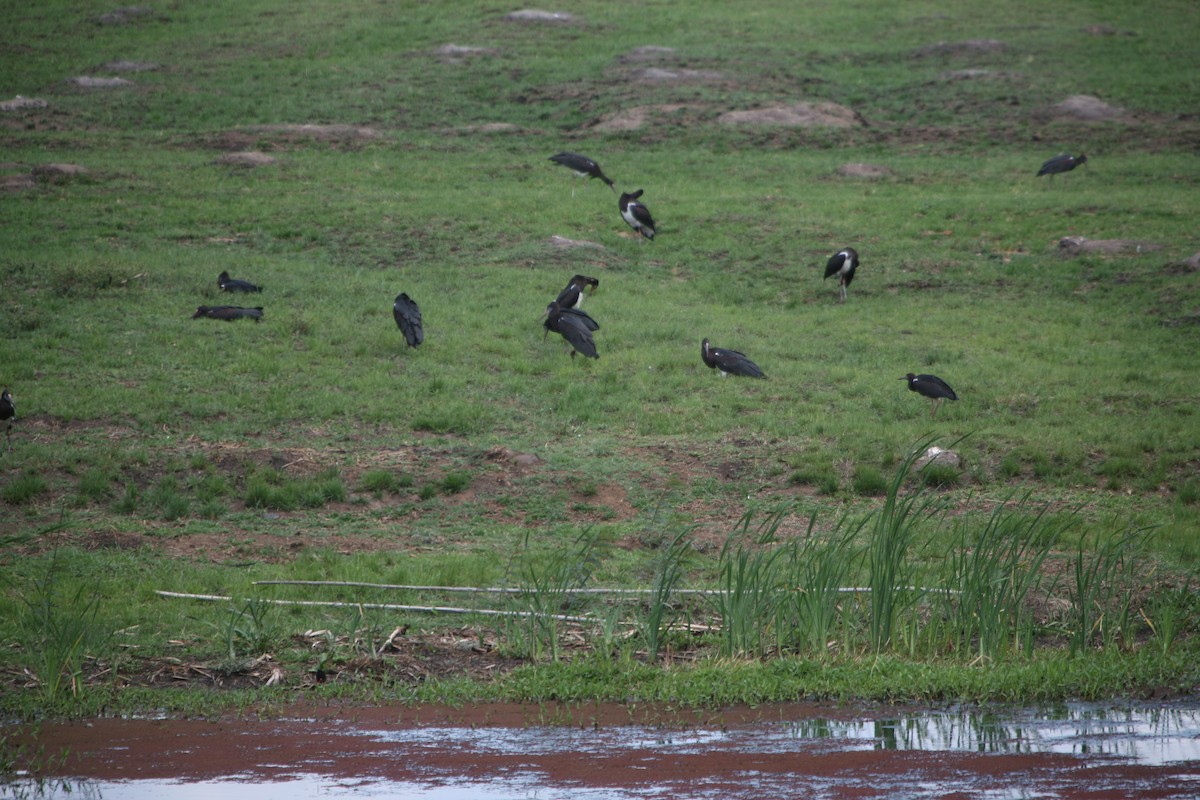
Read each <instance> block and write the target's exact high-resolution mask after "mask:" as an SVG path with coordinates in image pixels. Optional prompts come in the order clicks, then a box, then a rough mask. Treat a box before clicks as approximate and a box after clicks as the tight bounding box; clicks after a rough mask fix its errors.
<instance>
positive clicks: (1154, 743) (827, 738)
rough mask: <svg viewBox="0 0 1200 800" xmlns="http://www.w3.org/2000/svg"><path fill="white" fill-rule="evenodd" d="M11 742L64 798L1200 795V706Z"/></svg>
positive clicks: (414, 715) (32, 736)
mask: <svg viewBox="0 0 1200 800" xmlns="http://www.w3.org/2000/svg"><path fill="white" fill-rule="evenodd" d="M4 732H7V733H9V734H14V733H17V736H16V737H15V740H16V741H20V742H23V743H25V744H26V747H25V749H24V751H23V752H24V753H25V754H26V755H30V754H35V755H36V754H40V757H39V759H38V761H39V762H40V765H39V764H38V763H35V764H33V766H34V767H35V768H36V774H37V775H38V776H39V777H40V778H41V779H42V780H41V781H40V783H34V782H32V781H26V782H23V783H17V784H13V785H10V786H9V787H8V789H7V790H8V792H9V793H10V794H11V795H13V796H32V797H49V798H65V797H73V798H77V797H102V798H106V799H107V800H133V799H134V798H136V799H138V800H143V799H147V800H148V799H149V798H220V800H226V799H228V800H238V798H253V800H273V799H274V798H287V800H307V798H336V797H351V796H353V797H378V798H401V797H403V798H425V799H426V800H507V799H509V798H512V799H514V800H516V799H520V800H535V799H536V800H550V799H551V798H567V797H570V798H583V799H584V800H611V799H613V798H721V799H722V800H731V799H732V800H736V799H737V798H814V799H818V800H819V799H823V798H830V799H832V798H889V800H898V799H899V798H938V799H939V800H1024V799H1025V798H1029V799H1030V800H1032V799H1033V798H1079V799H1080V800H1083V799H1084V798H1086V799H1087V800H1106V799H1109V798H1111V800H1118V799H1120V800H1129V798H1193V799H1194V798H1200V704H1187V705H1169V706H1122V707H1104V706H1062V707H1058V708H1056V709H1051V710H1049V711H1047V710H1041V711H1037V712H1033V711H1027V710H1021V709H1016V710H1011V709H1010V710H1005V711H980V710H978V709H972V710H943V711H938V712H929V711H912V710H908V711H902V710H895V709H893V710H888V709H880V708H873V709H866V710H864V709H848V708H838V707H826V706H810V705H793V706H772V707H764V708H760V709H754V710H750V709H739V710H731V711H728V712H725V713H719V714H696V713H682V712H672V711H669V710H666V709H662V708H635V709H631V708H626V707H620V706H604V707H601V706H588V707H578V706H575V707H564V706H516V705H492V706H480V707H471V708H463V709H441V708H439V709H429V708H423V709H410V708H399V707H397V708H370V709H364V708H341V709H320V710H312V709H309V710H306V711H304V712H303V713H299V714H297V715H295V716H290V717H286V718H282V719H277V720H269V721H261V720H247V719H226V720H220V721H197V720H177V719H102V720H92V721H88V722H73V723H61V724H47V725H42V726H38V727H34V728H23V729H21V730H20V731H19V732H17V731H14V730H13V729H11V728H9V729H8V730H7V731H3V730H0V733H4ZM10 741H11V740H10ZM63 753H65V754H66V755H65V757H62V758H59V757H58V756H60V755H61V754H63ZM22 792H24V793H25V794H24V795H22V794H21V793H22ZM30 792H35V793H34V794H30ZM37 792H40V794H38V793H37ZM4 796H8V795H6V794H5V789H4V787H2V786H0V797H4Z"/></svg>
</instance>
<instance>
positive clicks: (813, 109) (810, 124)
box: [717, 102, 867, 128]
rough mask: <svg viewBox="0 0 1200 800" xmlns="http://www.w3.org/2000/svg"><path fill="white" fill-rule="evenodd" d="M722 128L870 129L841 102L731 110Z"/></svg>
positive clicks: (864, 121)
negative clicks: (763, 126)
mask: <svg viewBox="0 0 1200 800" xmlns="http://www.w3.org/2000/svg"><path fill="white" fill-rule="evenodd" d="M717 122H719V123H721V124H722V125H766V126H779V127H785V128H818V127H830V128H855V127H866V124H867V123H866V120H864V119H863V118H862V117H861V116H860V115H859V114H858V112H856V111H854V110H852V109H849V108H846V107H845V106H843V105H838V104H837V103H828V102H814V103H810V102H800V103H793V104H791V105H786V106H770V107H767V108H755V109H748V110H746V111H728V112H726V113H724V114H722V115H721V116H719V117H718V118H717Z"/></svg>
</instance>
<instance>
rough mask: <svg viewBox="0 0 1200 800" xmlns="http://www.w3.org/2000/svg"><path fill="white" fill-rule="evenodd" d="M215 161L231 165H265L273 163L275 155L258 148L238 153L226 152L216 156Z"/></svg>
mask: <svg viewBox="0 0 1200 800" xmlns="http://www.w3.org/2000/svg"><path fill="white" fill-rule="evenodd" d="M216 163H218V164H225V165H228V166H233V167H266V166H269V165H271V164H274V163H275V157H274V156H269V155H267V154H266V153H262V152H259V151H258V150H244V151H242V152H239V153H226V154H225V155H223V156H221V157H220V158H218V159H217V161H216Z"/></svg>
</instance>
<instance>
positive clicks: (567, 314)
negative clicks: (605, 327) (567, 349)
mask: <svg viewBox="0 0 1200 800" xmlns="http://www.w3.org/2000/svg"><path fill="white" fill-rule="evenodd" d="M542 327H543V328H545V329H546V333H544V334H542V339H543V340H545V338H546V336H547V335H548V334H549V333H550V331H554V332H555V333H557V334H559V335H560V336H562V337H563V338H564V339H566V340H567V343H568V344H570V345H571V347H572V348H573V349H572V350H571V358H574V357H575V353H577V352H579V353H582V354H583V355H584V357H586V358H599V357H600V355H599V354H598V353H597V352H596V342H595V340H594V339H592V331H594V330H598V329H599V328H600V325H599V324H597V322H596V320H594V319H592V318H591V317H589V316H588V315H587V314H586V313H584V312H583V311H580V310H579V309H577V308H571V309H568V308H563V307H562V306H560V305H559V304H558V303H551V304H550V305H548V306H546V321H545V322H543V323H542Z"/></svg>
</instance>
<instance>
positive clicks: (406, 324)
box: [392, 292, 425, 347]
mask: <svg viewBox="0 0 1200 800" xmlns="http://www.w3.org/2000/svg"><path fill="white" fill-rule="evenodd" d="M392 316H393V317H394V318H395V320H396V327H397V328H399V329H400V332H401V333H403V334H404V341H406V342H408V346H409V347H417V346H418V345H420V344H421V342H423V341H425V329H424V328H422V327H421V309H420V308H418V307H417V301H415V300H413V299H412V298H411V297H409V296H408V295H407V294H405V293H404V292H401V293H400V294H398V295H396V300H395V302H393V303H392Z"/></svg>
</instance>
